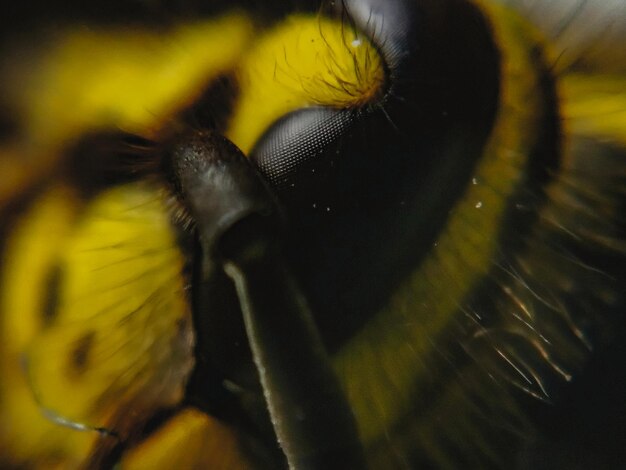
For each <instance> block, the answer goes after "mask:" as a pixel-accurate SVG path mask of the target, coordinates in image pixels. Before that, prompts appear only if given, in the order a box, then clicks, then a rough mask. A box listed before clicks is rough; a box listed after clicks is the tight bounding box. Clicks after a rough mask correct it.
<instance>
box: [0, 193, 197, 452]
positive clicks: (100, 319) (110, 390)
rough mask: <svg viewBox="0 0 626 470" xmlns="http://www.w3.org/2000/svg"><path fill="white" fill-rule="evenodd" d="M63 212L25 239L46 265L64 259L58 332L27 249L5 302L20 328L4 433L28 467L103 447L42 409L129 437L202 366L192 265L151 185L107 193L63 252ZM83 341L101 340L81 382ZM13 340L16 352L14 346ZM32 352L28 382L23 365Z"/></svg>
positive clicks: (13, 327) (20, 252) (35, 217)
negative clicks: (186, 272)
mask: <svg viewBox="0 0 626 470" xmlns="http://www.w3.org/2000/svg"><path fill="white" fill-rule="evenodd" d="M44 201H46V199H44ZM41 207H45V204H43V203H42V205H41ZM57 212H58V214H57V213H55V212H53V211H52V210H50V211H45V212H42V211H36V212H34V213H32V215H30V217H29V218H28V220H29V221H30V224H35V225H40V226H39V229H38V230H34V229H36V228H37V227H36V226H33V225H30V226H26V227H25V230H27V232H28V235H26V234H23V233H18V238H17V240H18V242H19V243H22V244H23V245H24V244H25V243H29V240H30V239H31V238H34V240H33V241H32V242H30V245H31V246H33V245H35V246H36V245H37V244H40V245H41V247H40V248H39V250H40V251H43V253H44V255H45V253H46V251H47V250H53V251H54V254H55V255H57V256H59V258H60V266H61V270H62V275H63V278H62V283H61V286H60V290H59V301H58V310H57V313H56V315H55V316H54V318H53V321H52V323H51V325H50V326H48V327H46V328H44V329H43V331H41V332H37V331H36V329H37V327H39V326H40V325H39V321H37V320H38V319H37V315H40V314H41V311H42V305H41V300H40V298H37V296H33V284H32V280H37V281H38V283H37V284H36V286H41V285H44V283H43V280H42V279H38V278H39V277H45V274H40V273H41V271H42V267H41V266H36V265H35V264H36V263H39V262H41V261H38V259H39V258H37V257H33V249H31V250H30V251H29V250H28V248H29V246H20V247H18V246H15V247H12V248H15V249H13V250H11V251H10V253H13V254H15V256H18V257H20V258H21V259H18V260H16V265H15V267H14V269H13V270H12V271H10V273H12V274H13V275H15V274H16V273H20V272H24V271H25V270H26V269H28V272H24V273H23V275H22V276H21V278H19V279H14V280H13V281H12V282H14V283H18V285H9V286H6V287H5V289H4V290H3V292H5V293H8V298H9V301H10V302H11V303H10V304H9V305H6V306H3V312H2V318H3V319H4V320H5V322H11V324H10V325H4V331H3V333H4V336H5V338H3V343H4V344H7V343H8V344H9V345H10V346H11V349H12V350H14V354H13V355H12V357H10V364H8V365H7V366H6V368H7V369H8V370H10V372H12V375H13V377H12V379H11V381H10V388H9V387H7V388H6V389H3V397H2V398H3V404H2V405H3V406H2V407H0V410H1V412H2V413H4V414H5V415H6V414H8V415H9V416H3V419H2V420H1V425H2V426H7V425H9V426H10V429H3V430H2V431H3V434H4V431H6V434H8V436H2V437H3V439H5V438H6V439H7V441H8V442H10V443H9V444H7V445H8V446H9V447H10V448H11V454H13V455H16V456H21V458H23V459H24V460H29V459H32V460H38V459H39V460H41V459H45V458H49V457H50V456H51V455H54V456H57V457H59V458H62V459H70V461H71V460H72V459H76V458H79V459H80V458H81V456H82V458H84V456H85V451H86V449H88V446H89V444H90V443H91V442H92V441H94V440H95V438H96V437H97V435H96V434H95V433H89V432H87V433H84V432H83V433H81V432H77V431H74V430H70V429H66V428H63V427H60V426H59V425H56V424H54V423H52V422H49V421H47V420H46V419H44V417H43V416H42V410H41V409H39V407H38V405H37V403H35V400H34V397H37V398H38V399H39V401H40V402H41V403H40V405H41V406H42V407H43V408H45V409H48V410H50V411H52V412H54V413H56V414H58V415H59V416H60V417H62V418H64V419H69V420H72V421H76V422H79V423H82V424H86V425H90V426H102V427H106V428H113V430H116V431H119V432H121V433H122V434H124V433H127V432H129V430H130V429H132V427H133V426H136V425H138V424H139V423H140V422H141V420H142V419H145V418H147V417H148V416H149V415H150V414H152V413H153V412H154V411H155V410H156V409H158V408H160V407H166V406H172V405H173V404H175V403H177V402H178V401H179V400H180V399H181V398H182V393H183V387H184V385H185V382H186V379H187V376H188V374H189V372H190V370H191V366H192V364H193V359H192V349H193V335H192V332H191V319H190V312H189V311H188V303H187V296H186V292H185V288H184V280H183V278H182V276H181V272H182V269H183V266H182V265H183V260H182V256H181V254H180V252H179V251H178V248H177V246H176V240H175V238H174V234H173V230H172V228H171V226H170V219H169V212H168V210H167V209H166V207H165V203H164V201H163V200H162V198H161V195H160V192H159V191H158V190H156V189H154V188H151V187H150V186H148V185H143V184H129V185H126V186H121V187H118V188H115V189H112V190H109V191H108V192H105V193H103V194H102V195H100V196H99V197H98V198H96V199H95V200H94V201H93V202H92V203H90V204H89V205H88V206H87V207H86V208H85V211H84V213H83V214H81V219H80V221H79V222H78V223H77V224H75V225H74V226H72V227H71V232H70V231H69V230H68V228H69V227H68V226H67V223H66V224H65V225H64V226H63V228H64V230H65V231H64V232H62V233H59V235H58V239H56V240H55V239H54V238H53V236H54V231H53V230H51V229H52V228H53V227H54V223H50V222H51V220H54V218H57V217H58V218H59V219H60V220H61V221H63V220H65V218H64V217H63V212H62V211H60V210H59V211H57ZM47 226H49V228H46V227H47ZM48 243H50V245H48ZM48 246H49V247H51V248H48ZM17 248H19V249H17ZM20 281H21V283H22V284H19V283H20ZM35 293H36V291H35ZM33 297H34V298H35V300H37V302H33V301H32V300H30V299H32V298H33ZM21 316H23V317H24V319H25V320H26V319H28V318H30V319H31V320H28V321H27V322H25V320H21V319H20V318H21ZM14 322H17V323H16V324H13V323H14ZM20 322H21V323H24V324H25V326H20V324H21V323H20ZM26 327H28V328H26ZM20 330H26V331H25V332H24V333H19V332H20ZM14 331H15V332H18V333H17V334H16V333H14ZM86 334H92V335H93V337H92V338H91V340H90V344H89V353H88V358H89V364H88V365H87V367H86V368H85V370H84V371H82V372H81V373H78V372H77V371H76V369H75V368H73V367H71V365H72V361H73V360H74V359H75V357H74V356H75V352H76V348H77V347H79V346H80V345H81V342H82V341H84V338H85V335H86ZM12 337H15V338H16V339H15V340H14V341H16V342H17V344H15V345H11V338H12ZM26 343H28V344H29V346H28V347H27V346H26ZM24 351H25V352H26V353H27V358H28V370H27V371H26V372H27V373H26V374H25V371H24V370H21V368H20V367H19V366H18V364H19V358H18V357H17V356H18V355H19V353H20V352H24ZM3 357H4V354H3ZM25 375H26V376H27V379H28V380H27V382H28V383H26V382H25V379H24V376H25ZM3 383H6V382H3ZM16 386H17V388H16ZM70 397H71V399H68V398H70ZM4 418H7V419H4ZM96 441H97V440H96ZM40 455H41V456H43V457H41V458H40V457H39V456H40Z"/></svg>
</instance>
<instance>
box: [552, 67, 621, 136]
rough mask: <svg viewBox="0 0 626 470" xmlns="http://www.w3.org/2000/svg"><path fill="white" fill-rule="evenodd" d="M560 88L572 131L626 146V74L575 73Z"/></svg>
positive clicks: (564, 80)
mask: <svg viewBox="0 0 626 470" xmlns="http://www.w3.org/2000/svg"><path fill="white" fill-rule="evenodd" d="M560 91H561V95H562V96H561V100H562V102H563V121H564V125H565V127H566V128H567V130H568V131H569V132H571V133H572V134H576V135H581V136H585V137H593V138H597V139H602V140H608V141H612V142H614V143H616V144H619V145H626V77H624V76H618V75H593V74H587V73H576V74H572V75H569V76H566V77H564V79H563V80H562V81H561V86H560Z"/></svg>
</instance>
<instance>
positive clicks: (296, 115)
mask: <svg viewBox="0 0 626 470" xmlns="http://www.w3.org/2000/svg"><path fill="white" fill-rule="evenodd" d="M358 115H359V112H358V111H354V110H338V109H332V108H322V107H319V108H307V109H302V110H299V111H295V112H293V113H290V114H288V115H287V116H285V117H283V118H282V119H280V120H279V121H278V122H276V123H275V124H274V125H273V126H272V127H271V128H270V129H269V130H268V131H267V132H266V133H265V134H264V136H263V137H262V138H261V140H260V141H259V143H258V144H257V145H256V146H255V148H254V149H253V150H252V153H251V155H250V158H251V159H252V160H253V161H254V162H255V163H256V164H257V166H258V167H259V169H260V170H261V172H262V173H263V175H264V176H265V177H266V178H267V179H268V181H269V182H270V184H272V186H274V187H275V188H277V189H278V190H279V191H280V190H283V189H285V188H287V187H288V186H289V187H295V186H296V185H298V184H299V180H300V179H301V178H303V173H305V172H307V171H310V170H311V169H312V170H313V171H315V165H314V166H313V167H312V168H309V167H310V165H307V163H311V161H312V160H314V159H315V158H318V157H320V156H321V154H322V153H324V151H325V150H326V149H327V148H328V147H329V146H330V145H331V144H333V143H335V142H337V140H338V139H339V138H340V137H341V136H342V135H344V134H345V133H346V132H347V130H348V128H349V127H350V125H351V124H352V123H353V122H354V121H355V120H356V119H357V118H358ZM318 163H319V162H318Z"/></svg>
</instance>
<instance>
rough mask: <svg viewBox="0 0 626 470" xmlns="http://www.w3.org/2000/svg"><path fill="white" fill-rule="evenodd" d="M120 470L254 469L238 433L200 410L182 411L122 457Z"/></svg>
mask: <svg viewBox="0 0 626 470" xmlns="http://www.w3.org/2000/svg"><path fill="white" fill-rule="evenodd" d="M120 468H121V469H122V470H143V469H145V470H158V469H171V468H181V469H193V468H197V469H200V468H206V469H211V470H238V469H242V470H243V469H249V468H253V467H252V465H251V463H250V462H249V461H247V460H246V459H245V458H244V457H243V455H242V450H241V449H240V448H239V442H238V439H237V434H236V433H235V432H234V431H233V430H232V429H231V428H229V427H227V426H225V425H223V424H221V423H220V422H219V421H217V420H216V419H215V418H211V417H210V416H207V415H206V414H204V413H202V412H201V411H198V410H194V409H185V410H183V411H181V412H179V413H178V414H177V415H176V416H174V417H173V418H172V419H170V420H169V421H168V422H167V423H165V424H164V425H163V426H162V427H160V428H159V429H158V430H157V431H156V432H154V433H153V434H152V435H151V436H150V437H149V438H148V439H147V440H146V441H145V442H142V443H141V444H140V445H139V446H137V447H136V448H134V449H131V450H129V451H128V452H127V453H125V454H124V457H123V458H122V461H121V464H120Z"/></svg>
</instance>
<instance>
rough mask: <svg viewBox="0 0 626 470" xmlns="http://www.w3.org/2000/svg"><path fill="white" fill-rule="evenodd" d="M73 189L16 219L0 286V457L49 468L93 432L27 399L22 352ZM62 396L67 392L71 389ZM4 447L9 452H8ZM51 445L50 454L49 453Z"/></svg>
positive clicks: (74, 461) (61, 243) (56, 254)
mask: <svg viewBox="0 0 626 470" xmlns="http://www.w3.org/2000/svg"><path fill="white" fill-rule="evenodd" d="M77 209H78V208H77V197H76V194H74V191H72V190H70V189H68V188H65V187H56V188H54V189H52V190H50V191H49V192H48V193H47V194H46V195H45V196H44V197H42V198H40V199H39V200H38V201H37V202H35V204H34V206H33V208H32V209H31V212H30V213H29V214H28V215H27V216H26V217H24V218H23V219H22V220H19V221H18V223H17V225H16V227H15V229H14V231H13V234H12V236H11V237H10V239H9V241H8V245H7V246H6V247H5V249H6V251H5V253H6V254H5V259H4V262H3V265H2V268H3V278H2V284H1V286H0V292H2V296H0V322H1V323H0V324H1V327H0V336H1V341H0V376H1V377H2V381H0V455H2V456H3V457H7V456H9V455H11V456H12V457H13V458H15V459H16V460H17V461H26V460H31V459H32V460H35V459H37V460H39V461H40V463H41V464H42V466H45V467H47V468H50V467H53V466H54V465H55V463H56V462H57V459H58V457H59V454H63V455H65V456H66V458H64V459H63V460H64V461H65V464H67V465H69V466H71V467H76V466H78V465H79V463H80V462H81V461H82V460H83V459H84V458H85V457H86V455H87V452H88V448H89V446H90V445H91V442H92V441H93V439H94V436H93V435H91V434H86V433H77V432H71V433H68V432H63V430H59V427H58V425H55V424H53V423H51V422H50V421H48V420H46V419H45V418H44V417H43V416H42V414H41V410H40V409H39V407H38V406H37V405H36V404H35V403H34V401H33V395H32V390H31V389H30V386H29V384H28V383H27V381H26V379H25V375H24V370H23V368H22V365H21V359H22V354H23V353H24V351H25V350H26V348H27V346H28V345H29V344H30V343H31V342H32V341H33V339H34V338H35V337H36V336H37V334H38V333H39V330H40V329H41V328H42V323H43V318H42V311H43V307H44V303H45V296H46V287H47V282H46V281H47V280H48V276H49V274H50V270H51V269H52V268H53V267H54V266H55V265H56V263H58V261H59V260H60V257H61V254H62V253H63V250H64V248H65V240H66V238H67V236H68V235H69V234H70V232H71V229H72V226H73V224H74V222H75V218H76V213H77ZM67 396H73V395H72V393H71V391H70V393H68V395H67ZM9 449H10V450H9ZM52 449H54V452H50V451H51V450H52Z"/></svg>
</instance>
